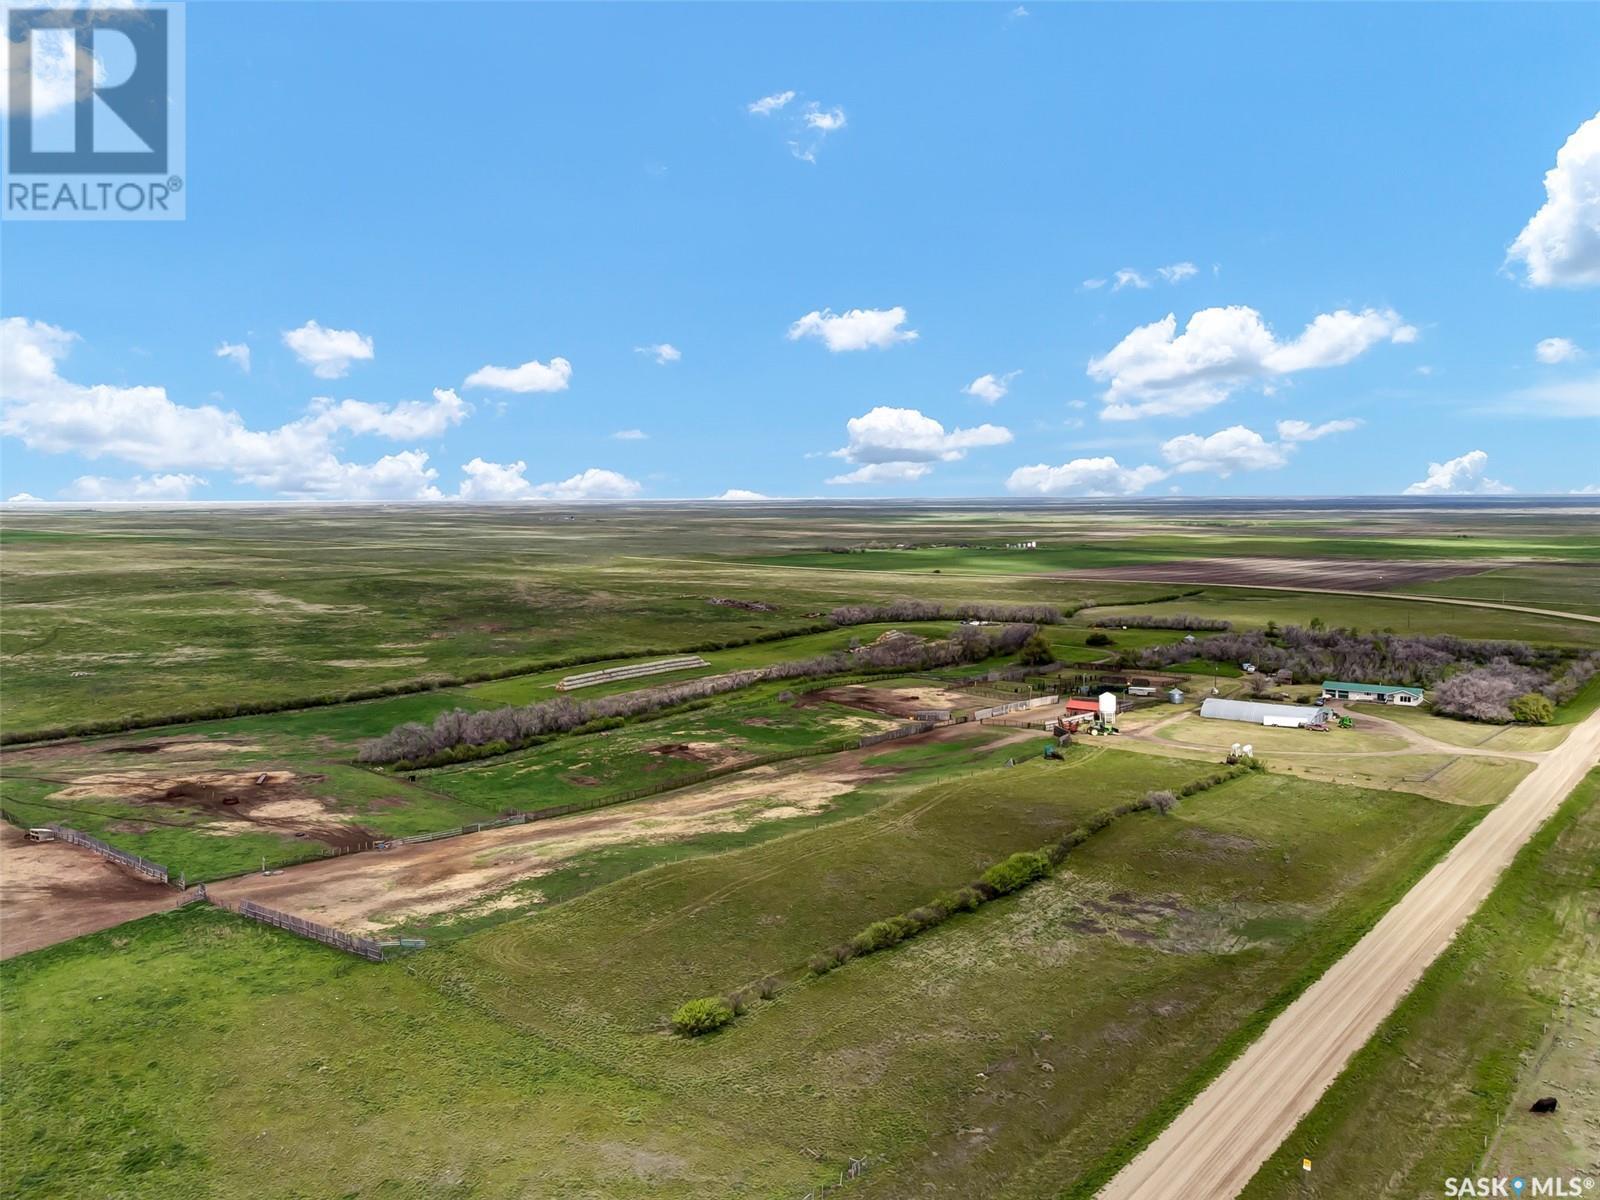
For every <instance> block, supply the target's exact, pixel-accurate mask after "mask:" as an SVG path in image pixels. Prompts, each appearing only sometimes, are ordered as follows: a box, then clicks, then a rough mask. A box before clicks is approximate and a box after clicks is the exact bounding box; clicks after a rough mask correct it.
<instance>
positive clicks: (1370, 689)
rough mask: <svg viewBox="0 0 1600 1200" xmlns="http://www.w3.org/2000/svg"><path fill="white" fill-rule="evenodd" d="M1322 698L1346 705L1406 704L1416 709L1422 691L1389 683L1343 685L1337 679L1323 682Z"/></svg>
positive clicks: (1420, 699) (1417, 688)
mask: <svg viewBox="0 0 1600 1200" xmlns="http://www.w3.org/2000/svg"><path fill="white" fill-rule="evenodd" d="M1322 698H1323V699H1324V700H1343V701H1345V702H1346V703H1358V702H1360V701H1367V702H1369V703H1372V704H1406V705H1410V706H1412V707H1415V706H1416V705H1418V704H1421V703H1422V689H1421V688H1419V687H1395V686H1394V685H1392V684H1387V683H1342V682H1340V681H1339V680H1337V679H1325V680H1323V681H1322Z"/></svg>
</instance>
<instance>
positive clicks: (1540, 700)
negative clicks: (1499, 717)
mask: <svg viewBox="0 0 1600 1200" xmlns="http://www.w3.org/2000/svg"><path fill="white" fill-rule="evenodd" d="M1510 708H1511V719H1512V720H1513V721H1515V722H1516V723H1517V724H1518V725H1548V724H1550V722H1551V721H1554V720H1555V719H1556V706H1555V705H1554V704H1552V703H1550V699H1549V697H1547V696H1541V695H1540V694H1539V693H1538V692H1529V693H1528V694H1527V695H1525V696H1518V697H1517V698H1516V699H1515V700H1513V701H1512V702H1511V705H1510Z"/></svg>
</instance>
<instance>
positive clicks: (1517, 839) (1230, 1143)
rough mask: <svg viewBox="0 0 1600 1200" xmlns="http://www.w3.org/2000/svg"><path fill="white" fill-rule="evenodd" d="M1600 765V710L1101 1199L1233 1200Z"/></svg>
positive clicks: (1544, 759) (1199, 1098)
mask: <svg viewBox="0 0 1600 1200" xmlns="http://www.w3.org/2000/svg"><path fill="white" fill-rule="evenodd" d="M1597 761H1600V711H1597V712H1594V713H1592V714H1590V716H1589V717H1588V719H1587V720H1585V721H1583V722H1582V723H1581V724H1580V725H1578V726H1576V727H1575V728H1574V729H1573V731H1572V732H1571V733H1570V734H1569V735H1568V736H1567V739H1566V741H1564V742H1563V743H1562V744H1561V745H1560V746H1558V747H1556V748H1555V749H1553V750H1550V751H1547V752H1546V753H1544V754H1543V755H1542V756H1541V757H1540V761H1539V763H1538V765H1537V766H1536V767H1534V769H1533V771H1532V772H1531V773H1530V774H1529V775H1528V776H1527V777H1526V778H1524V779H1523V780H1522V782H1521V783H1519V784H1518V785H1517V787H1516V789H1515V790H1514V791H1513V792H1512V793H1511V795H1510V796H1508V797H1507V798H1506V799H1505V800H1503V801H1501V802H1500V804H1499V805H1498V806H1497V807H1495V808H1494V809H1493V810H1492V811H1491V812H1490V813H1489V815H1488V816H1487V817H1485V818H1484V819H1483V820H1482V821H1481V822H1479V823H1478V825H1476V826H1475V827H1474V828H1473V829H1472V830H1471V831H1470V832H1468V833H1467V835H1466V836H1465V837H1464V838H1462V839H1461V840H1460V841H1459V842H1457V843H1456V845H1455V847H1454V848H1453V849H1452V850H1451V851H1450V853H1449V854H1447V855H1446V856H1445V857H1444V858H1443V859H1442V860H1441V861H1440V862H1439V863H1438V864H1436V865H1435V866H1434V868H1433V870H1431V871H1429V872H1428V874H1427V875H1425V876H1424V877H1423V878H1422V879H1421V881H1420V882H1418V883H1417V885H1416V886H1415V887H1413V888H1412V889H1411V890H1410V891H1409V892H1407V893H1406V895H1405V896H1404V897H1403V898H1402V899H1401V900H1400V902H1399V903H1397V904H1396V905H1395V906H1394V907H1393V908H1391V909H1390V910H1389V911H1388V912H1387V913H1386V914H1384V916H1383V918H1382V919H1381V920H1380V921H1379V922H1378V923H1377V924H1376V925H1374V926H1373V927H1372V929H1371V930H1369V931H1368V932H1367V934H1366V936H1365V937H1363V938H1362V939H1361V940H1360V941H1359V942H1357V943H1356V944H1355V946H1353V947H1352V948H1351V949H1350V951H1349V953H1347V954H1346V955H1345V956H1344V957H1343V958H1341V959H1340V960H1339V961H1338V962H1337V963H1335V964H1334V965H1333V966H1332V967H1331V968H1329V970H1328V971H1327V973H1326V974H1324V975H1323V976H1322V977H1321V978H1320V979H1318V980H1317V981H1316V982H1315V983H1314V984H1312V985H1311V987H1310V988H1308V989H1307V990H1306V991H1305V992H1304V993H1303V994H1302V995H1301V996H1300V998H1299V999H1297V1000H1296V1001H1295V1002H1294V1003H1293V1004H1291V1005H1290V1006H1289V1007H1288V1008H1286V1009H1285V1010H1284V1011H1283V1012H1282V1013H1280V1014H1279V1015H1278V1017H1277V1019H1276V1020H1274V1021H1273V1022H1272V1023H1271V1024H1270V1025H1269V1026H1268V1027H1267V1029H1266V1031H1265V1032H1264V1033H1263V1034H1262V1035H1261V1036H1260V1037H1259V1038H1258V1039H1257V1040H1256V1041H1255V1042H1254V1043H1253V1044H1252V1045H1251V1046H1250V1047H1249V1048H1248V1049H1247V1050H1246V1051H1245V1052H1244V1053H1243V1054H1242V1055H1240V1056H1239V1058H1237V1059H1236V1060H1234V1062H1233V1064H1232V1065H1231V1066H1230V1067H1228V1069H1227V1070H1225V1071H1224V1072H1223V1073H1222V1074H1221V1075H1220V1076H1218V1077H1217V1078H1216V1079H1215V1080H1214V1081H1213V1082H1212V1083H1211V1085H1210V1086H1209V1087H1207V1088H1206V1089H1205V1091H1203V1092H1201V1093H1200V1095H1199V1096H1197V1097H1196V1098H1195V1099H1194V1100H1193V1101H1192V1102H1191V1103H1190V1105H1189V1107H1188V1108H1186V1109H1184V1110H1183V1112H1182V1113H1180V1114H1179V1115H1178V1117H1177V1119H1176V1120H1174V1121H1173V1122H1172V1124H1171V1125H1169V1126H1167V1128H1166V1129H1165V1130H1164V1131H1163V1132H1162V1134H1161V1135H1160V1136H1159V1137H1158V1138H1156V1140H1155V1141H1154V1142H1152V1143H1151V1144H1150V1145H1149V1146H1147V1147H1146V1148H1145V1150H1144V1151H1143V1152H1142V1153H1141V1154H1140V1155H1139V1156H1138V1157H1137V1158H1135V1159H1134V1160H1133V1161H1132V1162H1131V1163H1129V1164H1128V1165H1127V1166H1126V1167H1124V1168H1123V1169H1122V1171H1121V1172H1120V1173H1119V1174H1118V1175H1117V1176H1116V1177H1115V1178H1114V1179H1113V1180H1112V1181H1111V1182H1110V1183H1109V1184H1107V1185H1106V1187H1105V1188H1104V1189H1102V1190H1101V1192H1100V1200H1172V1198H1173V1197H1179V1196H1181V1197H1183V1200H1229V1198H1230V1197H1233V1196H1237V1195H1238V1194H1239V1192H1240V1190H1241V1189H1243V1187H1244V1186H1245V1184H1247V1183H1248V1182H1249V1181H1250V1178H1251V1177H1252V1176H1253V1175H1254V1174H1255V1173H1256V1171H1257V1170H1258V1169H1259V1168H1260V1166H1261V1164H1262V1163H1264V1162H1265V1161H1266V1160H1267V1158H1268V1157H1269V1156H1270V1155H1271V1154H1272V1153H1273V1151H1275V1150H1276V1149H1277V1148H1278V1146H1279V1145H1280V1144H1282V1142H1283V1141H1284V1139H1285V1138H1287V1137H1288V1136H1289V1135H1290V1134H1291V1133H1293V1132H1294V1128H1295V1126H1296V1125H1297V1124H1298V1123H1299V1121H1300V1119H1301V1118H1302V1117H1304V1116H1305V1115H1306V1113H1308V1112H1310V1111H1311V1109H1312V1108H1313V1106H1315V1104H1316V1103H1317V1100H1318V1099H1319V1098H1320V1097H1321V1095H1322V1093H1323V1092H1324V1091H1325V1090H1327V1088H1328V1086H1329V1085H1330V1084H1331V1083H1332V1082H1333V1081H1334V1079H1336V1078H1337V1077H1338V1075H1339V1073H1340V1071H1342V1070H1343V1069H1344V1066H1345V1064H1346V1063H1347V1062H1348V1061H1349V1060H1350V1057H1351V1055H1353V1054H1354V1053H1355V1052H1356V1051H1357V1050H1359V1049H1360V1048H1361V1047H1362V1046H1363V1045H1365V1044H1366V1042H1367V1039H1369V1038H1370V1037H1371V1036H1372V1035H1373V1033H1374V1032H1376V1030H1377V1028H1378V1026H1379V1025H1380V1024H1381V1023H1382V1022H1383V1020H1384V1018H1385V1017H1387V1016H1388V1015H1389V1013H1390V1012H1391V1011H1392V1010H1393V1009H1394V1007H1395V1005H1397V1004H1398V1003H1399V1002H1400V1000H1401V999H1402V998H1403V997H1404V996H1405V994H1406V993H1407V992H1409V991H1410V990H1411V988H1412V986H1413V985H1414V984H1415V983H1416V982H1417V980H1418V979H1420V978H1421V977H1422V973H1423V972H1424V971H1425V970H1426V969H1427V968H1428V965H1429V964H1430V963H1432V962H1433V960H1434V959H1435V958H1437V957H1438V956H1439V954H1441V953H1442V952H1443V951H1444V949H1445V947H1447V946H1448V945H1449V944H1450V942H1451V940H1452V939H1453V938H1454V937H1455V935H1456V932H1457V931H1458V930H1459V929H1460V928H1461V926H1462V924H1463V923H1464V922H1465V921H1466V919H1467V918H1468V917H1469V916H1471V915H1472V913H1473V912H1474V911H1476V909H1477V908H1478V906H1479V905H1480V904H1481V903H1483V901H1484V899H1485V897H1487V896H1488V894H1489V892H1490V891H1491V890H1492V889H1493V887H1494V884H1495V881H1496V880H1497V879H1498V878H1499V877H1500V873H1501V872H1502V871H1503V870H1505V868H1506V867H1507V866H1509V865H1510V863H1511V860H1512V859H1513V858H1515V857H1516V854H1517V852H1518V851H1519V850H1520V849H1521V848H1522V846H1523V844H1524V843H1525V842H1526V841H1527V840H1528V839H1529V838H1530V837H1532V836H1533V834H1534V832H1535V831H1536V830H1537V829H1538V828H1539V826H1540V825H1542V824H1544V822H1545V819H1546V818H1548V817H1549V816H1550V814H1551V813H1553V812H1554V811H1555V810H1556V808H1557V807H1559V806H1560V804H1561V802H1562V800H1564V799H1565V798H1566V796H1567V795H1568V793H1570V792H1571V791H1572V790H1573V788H1575V787H1576V786H1577V785H1578V783H1579V781H1580V780H1581V779H1582V778H1583V776H1584V775H1585V774H1586V773H1587V772H1588V770H1589V769H1590V768H1591V767H1593V766H1594V765H1595V764H1596V762H1597Z"/></svg>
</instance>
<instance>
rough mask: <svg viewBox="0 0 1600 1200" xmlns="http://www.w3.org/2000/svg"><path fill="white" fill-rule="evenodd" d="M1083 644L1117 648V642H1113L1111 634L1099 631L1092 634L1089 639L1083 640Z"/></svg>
mask: <svg viewBox="0 0 1600 1200" xmlns="http://www.w3.org/2000/svg"><path fill="white" fill-rule="evenodd" d="M1083 644H1084V645H1085V646H1115V645H1116V642H1114V641H1112V640H1111V635H1110V634H1109V633H1101V632H1100V631H1099V630H1096V631H1095V632H1094V633H1091V634H1090V635H1089V636H1088V637H1086V638H1084V639H1083Z"/></svg>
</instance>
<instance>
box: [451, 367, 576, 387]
mask: <svg viewBox="0 0 1600 1200" xmlns="http://www.w3.org/2000/svg"><path fill="white" fill-rule="evenodd" d="M571 380H572V364H571V363H570V362H568V361H567V360H566V359H564V358H552V359H551V360H550V361H549V362H548V363H542V362H539V361H538V360H536V359H530V360H529V361H528V362H525V363H523V364H522V365H521V366H520V367H479V368H478V369H477V370H476V371H474V372H473V373H472V374H471V375H468V376H467V381H466V383H464V384H463V385H462V386H463V387H469V388H487V389H488V390H490V391H495V392H521V393H528V392H564V391H566V390H567V384H568V383H569V382H571Z"/></svg>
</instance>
